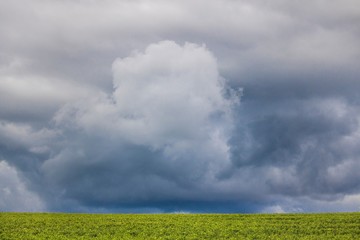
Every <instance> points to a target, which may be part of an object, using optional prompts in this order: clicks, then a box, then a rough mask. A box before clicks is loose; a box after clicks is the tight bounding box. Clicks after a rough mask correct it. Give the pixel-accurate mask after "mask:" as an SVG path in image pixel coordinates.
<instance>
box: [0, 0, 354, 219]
mask: <svg viewBox="0 0 360 240" xmlns="http://www.w3.org/2000/svg"><path fill="white" fill-rule="evenodd" d="M359 26H360V4H358V3H357V1H352V0H347V1H331V2H327V1H321V0H318V1H305V2H301V3H298V2H291V3H290V2H288V1H281V0H280V1H273V2H271V3H269V2H268V1H261V0H259V1H231V0H216V1H211V2H209V1H202V0H199V1H171V2H169V1H161V0H156V1H147V0H140V1H112V0H107V1H101V2H100V1H62V2H59V1H27V2H26V3H24V2H23V1H3V2H1V3H0V39H1V40H0V160H1V161H0V179H1V182H0V192H1V195H0V207H1V210H5V211H85V212H87V211H89V212H98V211H100V212H164V211H165V212H169V211H194V212H283V211H289V212H296V211H357V210H359V207H360V202H359V196H360V185H359V184H358V183H359V181H360V176H359V174H358V172H359V171H360V159H359V156H360V155H359V154H360V150H359V149H360V148H359V147H360V127H359V120H360V108H359V103H360V95H359V93H358V90H359V89H360V80H359V77H360V66H359V62H360V45H359V44H358V42H359V39H360V29H359ZM24 199H29V200H28V201H24Z"/></svg>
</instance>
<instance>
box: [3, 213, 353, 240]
mask: <svg viewBox="0 0 360 240" xmlns="http://www.w3.org/2000/svg"><path fill="white" fill-rule="evenodd" d="M0 239H1V240H8V239H317V240H318V239H360V213H336V214H60V213H0Z"/></svg>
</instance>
